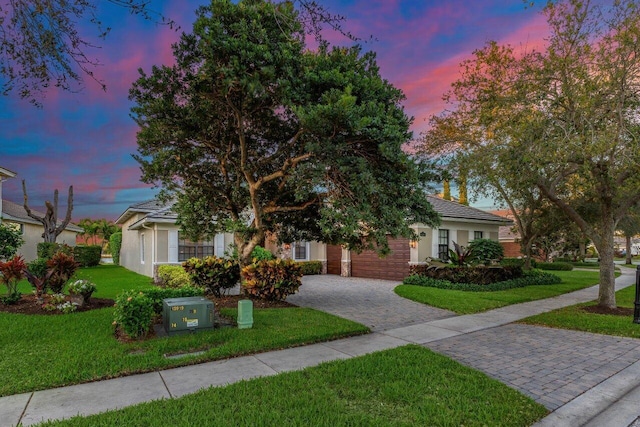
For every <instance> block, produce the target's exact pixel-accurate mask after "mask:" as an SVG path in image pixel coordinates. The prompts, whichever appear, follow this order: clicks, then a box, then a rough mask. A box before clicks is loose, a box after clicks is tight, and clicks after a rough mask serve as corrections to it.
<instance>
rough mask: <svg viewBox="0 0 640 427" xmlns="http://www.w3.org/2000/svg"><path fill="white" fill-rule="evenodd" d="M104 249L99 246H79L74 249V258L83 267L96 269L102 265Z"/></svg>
mask: <svg viewBox="0 0 640 427" xmlns="http://www.w3.org/2000/svg"><path fill="white" fill-rule="evenodd" d="M101 255H102V248H101V247H100V246H99V245H89V246H87V245H79V246H76V247H74V248H73V257H74V258H75V259H76V261H78V262H79V263H80V266H81V267H94V266H96V265H98V264H100V258H101Z"/></svg>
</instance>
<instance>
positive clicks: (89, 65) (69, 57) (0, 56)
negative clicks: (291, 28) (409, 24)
mask: <svg viewBox="0 0 640 427" xmlns="http://www.w3.org/2000/svg"><path fill="white" fill-rule="evenodd" d="M107 2H108V3H111V4H112V5H116V6H119V7H121V8H122V9H123V10H125V11H127V12H129V13H131V14H134V15H139V16H141V17H143V18H144V19H148V20H151V21H154V22H156V23H158V24H161V25H166V26H168V27H169V28H172V29H174V28H175V29H179V27H178V26H177V25H176V23H175V22H174V21H173V20H171V19H170V18H167V17H165V16H163V15H162V14H160V13H159V12H157V11H156V10H154V9H153V1H150V0H107ZM294 3H297V4H299V5H300V7H301V9H302V15H301V18H302V21H303V23H304V25H305V28H306V29H307V30H308V32H309V33H310V34H314V35H316V36H317V37H319V36H320V32H321V30H322V28H323V27H325V26H328V27H329V28H332V29H334V30H336V31H339V32H340V33H342V34H344V35H346V36H347V37H350V38H352V39H355V37H354V36H353V35H351V34H350V33H348V32H346V31H344V30H343V29H342V27H341V22H342V21H343V19H344V18H343V17H342V16H339V15H334V14H331V13H330V12H329V11H328V9H326V8H325V7H323V6H321V5H319V4H318V3H316V2H315V1H312V0H295V1H294ZM92 30H94V31H95V33H94V34H87V33H88V32H91V31H92ZM110 31H111V28H110V27H106V26H104V25H103V23H102V18H101V17H100V13H99V8H98V2H97V1H93V0H75V1H67V0H11V1H9V2H2V3H0V76H3V77H5V79H2V83H1V84H0V93H3V94H8V93H9V92H12V91H15V92H16V93H17V94H18V95H19V96H20V97H21V98H23V99H27V100H29V101H30V102H31V103H33V104H35V105H38V106H39V105H40V101H39V100H40V99H41V96H42V94H43V92H45V91H46V90H47V89H49V88H50V87H56V88H60V89H62V90H70V91H74V90H79V89H81V88H82V86H83V83H84V79H85V78H87V77H88V78H89V79H90V80H93V81H94V82H96V83H97V84H99V85H100V86H101V87H102V89H103V90H106V87H107V86H106V83H105V81H104V80H103V79H102V78H101V77H99V76H98V75H96V74H95V72H94V69H95V67H96V66H97V65H99V64H100V61H99V59H95V58H96V56H97V55H96V52H95V51H94V50H95V49H97V48H99V46H97V45H96V44H95V42H94V41H91V40H96V39H104V38H105V37H106V36H107V35H108V34H109V32H110Z"/></svg>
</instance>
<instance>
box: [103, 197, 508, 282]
mask: <svg viewBox="0 0 640 427" xmlns="http://www.w3.org/2000/svg"><path fill="white" fill-rule="evenodd" d="M428 198H429V202H430V203H431V204H432V205H433V207H434V209H435V211H436V212H438V213H439V214H440V217H441V224H440V226H439V227H438V228H437V229H432V228H430V227H428V226H426V225H424V224H414V225H412V228H413V229H414V230H415V231H416V234H417V235H418V236H419V238H418V240H417V241H410V240H409V239H404V238H400V239H390V240H389V245H390V247H391V250H392V252H391V254H390V255H388V256H387V257H385V258H382V259H381V258H379V257H378V256H377V254H376V253H375V252H374V251H364V252H362V253H356V252H353V251H349V250H347V249H345V248H343V247H341V246H337V245H327V244H325V243H322V242H294V243H292V244H290V245H281V246H277V245H276V244H275V243H274V242H272V241H271V242H269V241H268V242H267V244H266V246H267V249H269V250H271V251H272V252H274V253H276V254H278V256H280V257H283V258H291V259H294V260H296V261H313V260H316V261H321V262H322V264H323V273H328V274H338V275H342V276H355V277H368V278H377V279H389V280H401V279H403V278H404V277H406V276H407V275H408V273H409V268H410V266H411V265H417V264H423V263H425V262H426V260H427V258H433V259H438V258H439V259H447V258H448V251H449V248H451V247H453V242H456V243H458V244H460V245H462V246H466V245H468V244H469V242H470V241H472V240H474V239H480V238H484V239H492V240H495V241H498V230H499V227H500V226H502V225H507V224H509V223H510V222H511V221H510V220H508V219H505V218H502V217H500V216H497V215H493V214H491V213H489V212H485V211H482V210H480V209H476V208H472V207H469V206H465V205H461V204H459V203H456V202H452V201H447V200H443V199H441V198H438V197H435V196H428ZM176 219H177V215H176V214H175V213H173V212H172V211H171V207H170V206H167V205H163V204H161V203H159V202H157V201H148V202H143V203H139V204H136V205H132V206H130V207H129V208H128V209H127V210H126V211H125V212H124V213H123V214H122V215H120V217H119V218H118V219H117V220H116V224H121V225H122V248H121V251H120V264H121V265H123V266H124V267H126V268H128V269H130V270H133V271H136V272H138V273H140V274H144V275H147V276H150V277H153V276H154V274H155V271H156V266H157V265H160V264H167V263H169V264H177V263H179V262H181V261H184V260H186V259H188V258H190V257H192V256H198V257H200V256H207V255H216V256H221V255H223V254H224V252H225V251H226V250H228V248H229V245H231V244H232V243H233V235H232V234H230V233H223V234H219V235H217V236H215V238H214V240H213V241H211V242H190V241H188V240H187V239H184V238H182V236H181V233H180V230H179V228H178V226H177V225H176Z"/></svg>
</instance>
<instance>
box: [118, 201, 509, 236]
mask: <svg viewBox="0 0 640 427" xmlns="http://www.w3.org/2000/svg"><path fill="white" fill-rule="evenodd" d="M427 199H428V200H429V203H431V205H432V206H433V209H434V210H435V211H436V212H437V213H438V214H440V216H441V217H442V218H443V219H445V220H446V219H455V220H457V221H468V222H480V223H489V224H495V225H502V226H506V225H510V224H512V223H513V221H511V220H510V219H508V218H504V217H502V216H498V215H494V214H492V213H490V212H486V211H483V210H480V209H477V208H473V207H471V206H466V205H461V204H460V203H457V202H452V201H449V200H444V199H442V198H440V197H436V196H427ZM172 207H173V204H172V203H171V202H167V203H162V202H160V201H158V200H147V201H146V202H141V203H137V204H135V205H131V206H129V207H128V208H127V210H126V211H124V213H123V214H122V215H120V217H118V219H117V220H116V224H124V223H125V222H126V221H128V220H129V219H130V218H131V217H132V216H133V215H135V214H137V213H142V214H145V215H144V216H143V217H142V218H140V219H139V220H138V221H136V222H134V223H133V224H131V225H130V226H129V230H138V229H140V228H143V227H144V226H145V225H147V224H155V223H169V224H173V223H175V222H176V220H177V219H178V215H177V214H176V213H175V212H173V211H172V210H171V208H172Z"/></svg>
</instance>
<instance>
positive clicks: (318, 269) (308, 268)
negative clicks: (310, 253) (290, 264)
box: [296, 261, 322, 276]
mask: <svg viewBox="0 0 640 427" xmlns="http://www.w3.org/2000/svg"><path fill="white" fill-rule="evenodd" d="M296 264H298V265H299V266H300V269H301V271H302V275H303V276H310V275H312V274H322V261H297V262H296Z"/></svg>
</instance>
